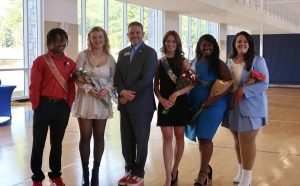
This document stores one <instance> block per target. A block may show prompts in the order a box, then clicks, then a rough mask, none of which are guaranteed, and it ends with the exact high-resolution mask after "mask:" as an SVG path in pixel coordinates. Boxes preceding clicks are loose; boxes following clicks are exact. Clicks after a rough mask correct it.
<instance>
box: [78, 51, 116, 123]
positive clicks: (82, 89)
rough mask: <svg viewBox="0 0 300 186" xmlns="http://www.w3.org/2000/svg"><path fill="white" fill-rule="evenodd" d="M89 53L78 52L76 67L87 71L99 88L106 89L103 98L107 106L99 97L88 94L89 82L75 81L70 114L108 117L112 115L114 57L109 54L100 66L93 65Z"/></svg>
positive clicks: (94, 117) (97, 117)
mask: <svg viewBox="0 0 300 186" xmlns="http://www.w3.org/2000/svg"><path fill="white" fill-rule="evenodd" d="M90 55H91V53H90V52H89V51H88V50H85V51H83V52H80V53H79V54H78V57H77V59H76V67H77V68H78V69H81V68H82V69H84V70H85V71H87V72H89V73H90V74H91V75H92V77H93V78H94V79H95V80H96V82H97V83H98V85H99V86H100V89H102V88H104V89H106V90H108V92H109V94H107V95H106V96H105V97H104V98H103V99H105V100H106V102H107V103H108V106H105V105H104V104H103V103H102V102H101V100H100V99H97V98H96V97H94V96H92V95H90V94H89V93H88V92H89V90H90V89H92V88H93V87H92V85H91V84H83V83H81V82H78V81H76V82H75V83H76V87H77V89H76V97H75V101H74V104H73V107H72V115H73V116H74V117H77V118H84V119H109V118H112V116H113V111H112V102H111V97H112V96H113V90H114V81H113V78H114V74H115V69H116V61H115V59H114V58H113V57H112V56H111V55H109V57H108V60H107V63H106V64H105V65H103V66H100V67H95V66H94V65H93V64H92V62H91V61H90Z"/></svg>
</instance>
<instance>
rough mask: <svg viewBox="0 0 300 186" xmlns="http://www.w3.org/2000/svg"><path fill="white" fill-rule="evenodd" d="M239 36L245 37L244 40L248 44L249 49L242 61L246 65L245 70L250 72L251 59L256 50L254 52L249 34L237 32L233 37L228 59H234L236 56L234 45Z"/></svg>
mask: <svg viewBox="0 0 300 186" xmlns="http://www.w3.org/2000/svg"><path fill="white" fill-rule="evenodd" d="M240 35H243V36H245V38H246V40H247V41H248V44H249V49H248V51H247V53H246V54H245V55H244V57H243V59H244V61H245V63H246V69H247V70H248V71H250V70H251V67H252V63H253V59H254V57H255V55H256V50H255V45H254V40H253V37H252V36H250V34H248V33H247V32H245V31H241V32H239V33H237V34H236V35H235V37H234V39H233V42H232V52H231V54H230V58H231V59H234V58H235V57H236V56H237V54H238V53H237V50H236V48H235V43H236V40H237V37H239V36H240Z"/></svg>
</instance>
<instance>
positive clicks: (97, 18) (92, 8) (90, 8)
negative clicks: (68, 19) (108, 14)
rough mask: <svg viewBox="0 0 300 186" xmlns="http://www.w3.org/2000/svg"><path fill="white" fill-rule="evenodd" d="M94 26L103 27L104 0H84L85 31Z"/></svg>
mask: <svg viewBox="0 0 300 186" xmlns="http://www.w3.org/2000/svg"><path fill="white" fill-rule="evenodd" d="M94 26H101V27H102V28H103V27H104V0H86V31H87V32H88V31H89V30H90V29H91V28H93V27H94Z"/></svg>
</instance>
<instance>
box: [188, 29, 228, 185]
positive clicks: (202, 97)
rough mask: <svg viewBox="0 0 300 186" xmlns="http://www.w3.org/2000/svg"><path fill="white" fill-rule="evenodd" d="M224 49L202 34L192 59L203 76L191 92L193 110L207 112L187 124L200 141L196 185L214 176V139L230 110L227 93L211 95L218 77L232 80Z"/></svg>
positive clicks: (207, 35)
mask: <svg viewBox="0 0 300 186" xmlns="http://www.w3.org/2000/svg"><path fill="white" fill-rule="evenodd" d="M219 56H220V49H219V46H218V43H217V41H216V39H215V38H214V37H213V36H212V35H209V34H205V35H203V36H201V37H200V39H199V41H198V43H197V47H196V56H195V59H194V60H193V61H192V69H194V70H195V72H196V74H197V76H198V78H199V79H200V82H199V85H197V86H195V87H194V89H193V90H192V91H191V92H190V94H189V102H190V105H191V110H192V113H193V114H194V113H196V112H197V111H198V110H199V108H200V107H201V105H202V107H203V108H204V111H203V112H202V113H201V114H200V115H199V116H198V118H197V119H196V120H195V122H194V123H192V124H191V125H188V126H186V130H185V132H186V136H187V138H189V139H191V140H193V141H196V137H197V138H198V141H199V151H200V154H201V166H200V170H199V173H198V177H197V179H196V180H195V183H194V185H205V184H206V183H207V177H209V178H210V179H211V175H212V170H211V168H210V167H209V161H210V159H211V156H212V153H213V143H212V138H213V137H214V135H215V133H216V131H217V129H218V127H219V125H220V123H221V121H222V118H223V115H224V112H225V111H226V109H227V100H226V98H225V97H224V95H225V94H226V92H228V91H229V90H228V91H226V92H224V93H222V94H221V95H219V96H216V97H211V98H210V97H209V95H210V91H211V86H212V84H213V83H214V82H215V81H216V80H217V79H220V80H223V81H230V80H231V77H230V73H229V70H228V68H227V66H226V64H225V63H224V62H223V61H221V60H220V58H219Z"/></svg>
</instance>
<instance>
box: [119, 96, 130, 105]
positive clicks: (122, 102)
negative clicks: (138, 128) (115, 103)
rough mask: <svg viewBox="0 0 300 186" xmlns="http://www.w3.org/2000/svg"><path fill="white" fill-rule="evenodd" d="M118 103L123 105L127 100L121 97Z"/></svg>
mask: <svg viewBox="0 0 300 186" xmlns="http://www.w3.org/2000/svg"><path fill="white" fill-rule="evenodd" d="M119 102H120V104H122V105H124V104H126V103H127V102H128V100H127V99H126V98H125V97H121V98H120V99H119Z"/></svg>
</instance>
